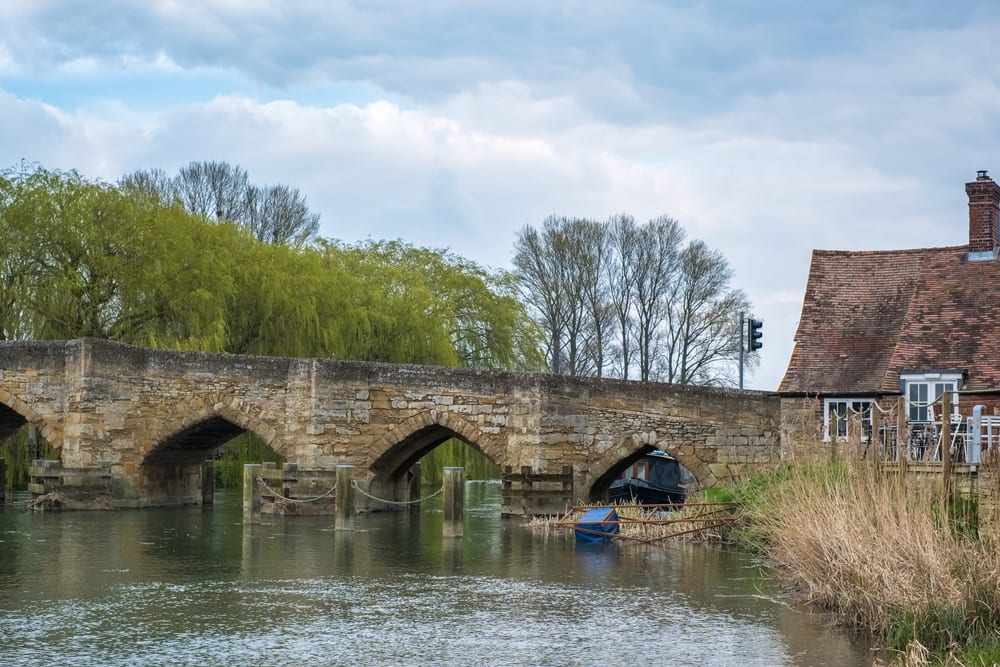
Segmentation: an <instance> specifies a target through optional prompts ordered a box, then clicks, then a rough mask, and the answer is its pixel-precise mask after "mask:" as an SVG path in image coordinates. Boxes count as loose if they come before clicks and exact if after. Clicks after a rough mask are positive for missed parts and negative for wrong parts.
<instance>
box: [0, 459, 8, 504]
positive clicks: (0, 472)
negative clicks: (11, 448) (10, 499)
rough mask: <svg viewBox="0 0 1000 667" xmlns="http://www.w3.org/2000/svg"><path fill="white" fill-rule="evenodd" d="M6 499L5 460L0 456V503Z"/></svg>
mask: <svg viewBox="0 0 1000 667" xmlns="http://www.w3.org/2000/svg"><path fill="white" fill-rule="evenodd" d="M6 501H7V462H6V461H5V460H4V459H3V457H2V456H0V504H3V503H4V502H6Z"/></svg>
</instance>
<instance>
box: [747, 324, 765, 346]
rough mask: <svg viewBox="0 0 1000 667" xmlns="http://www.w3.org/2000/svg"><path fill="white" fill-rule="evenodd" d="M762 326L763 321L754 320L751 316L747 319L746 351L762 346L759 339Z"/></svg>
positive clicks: (761, 334)
mask: <svg viewBox="0 0 1000 667" xmlns="http://www.w3.org/2000/svg"><path fill="white" fill-rule="evenodd" d="M762 326H764V323H763V322H761V321H760V320H755V319H753V318H752V317H751V318H748V319H747V352H753V351H754V350H759V349H760V348H762V347H764V343H762V342H760V339H761V338H762V337H763V336H764V334H763V333H761V331H760V328H761V327H762Z"/></svg>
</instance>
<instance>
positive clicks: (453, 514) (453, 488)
mask: <svg viewBox="0 0 1000 667" xmlns="http://www.w3.org/2000/svg"><path fill="white" fill-rule="evenodd" d="M464 472H465V469H464V468H445V469H444V482H443V484H444V490H443V492H442V493H443V498H444V501H443V502H444V505H443V509H444V526H443V532H444V536H445V537H462V532H463V527H462V523H463V519H464V518H465V517H464V506H465V498H464V495H465V480H464V479H463V477H464V475H463V473H464Z"/></svg>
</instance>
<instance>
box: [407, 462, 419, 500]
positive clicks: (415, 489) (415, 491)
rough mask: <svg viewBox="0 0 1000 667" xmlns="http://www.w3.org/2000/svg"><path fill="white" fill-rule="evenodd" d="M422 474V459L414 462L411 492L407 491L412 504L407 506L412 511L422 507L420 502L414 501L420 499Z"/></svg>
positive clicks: (411, 472) (411, 475)
mask: <svg viewBox="0 0 1000 667" xmlns="http://www.w3.org/2000/svg"><path fill="white" fill-rule="evenodd" d="M421 474H422V471H421V469H420V461H417V462H416V463H414V464H413V467H412V468H410V488H409V493H407V496H408V497H407V500H409V501H410V503H411V504H410V505H407V507H408V508H409V509H410V510H411V511H413V510H419V509H420V503H414V502H413V501H414V500H419V499H420V477H421Z"/></svg>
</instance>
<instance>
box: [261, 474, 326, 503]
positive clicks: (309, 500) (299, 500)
mask: <svg viewBox="0 0 1000 667" xmlns="http://www.w3.org/2000/svg"><path fill="white" fill-rule="evenodd" d="M257 483H258V484H260V485H261V486H263V487H264V488H265V489H267V490H268V492H269V493H270V494H271V495H273V496H275V497H277V498H281V499H282V500H286V501H288V502H290V503H314V502H316V501H317V500H322V499H323V498H326V497H327V496H329V495H330V494H331V493H333V492H334V491H336V490H337V484H336V483H334V485H333V487H332V488H331V489H330V490H329V491H327V492H325V493H323V494H321V495H318V496H316V497H315V498H288V497H286V496H283V495H281V494H280V493H278V492H277V491H275V490H274V489H272V488H271V487H270V486H268V485H267V482H265V481H264V480H263V478H261V477H258V478H257Z"/></svg>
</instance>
